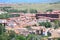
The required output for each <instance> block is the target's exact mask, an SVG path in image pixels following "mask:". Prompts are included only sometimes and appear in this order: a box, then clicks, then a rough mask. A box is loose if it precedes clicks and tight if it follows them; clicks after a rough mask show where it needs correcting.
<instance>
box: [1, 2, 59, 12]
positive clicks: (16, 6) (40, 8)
mask: <svg viewBox="0 0 60 40" xmlns="http://www.w3.org/2000/svg"><path fill="white" fill-rule="evenodd" d="M6 6H7V7H8V6H10V7H12V8H14V9H18V10H24V9H28V10H29V9H36V10H38V11H46V10H47V9H53V10H60V3H56V4H47V3H46V4H26V3H22V4H0V7H6Z"/></svg>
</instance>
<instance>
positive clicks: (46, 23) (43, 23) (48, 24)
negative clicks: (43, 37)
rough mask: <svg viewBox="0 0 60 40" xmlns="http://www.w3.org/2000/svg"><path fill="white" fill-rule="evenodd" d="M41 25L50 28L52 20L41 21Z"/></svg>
mask: <svg viewBox="0 0 60 40" xmlns="http://www.w3.org/2000/svg"><path fill="white" fill-rule="evenodd" d="M39 25H40V26H45V27H46V28H50V27H51V26H52V25H51V23H50V22H41V23H39Z"/></svg>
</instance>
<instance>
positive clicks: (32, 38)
mask: <svg viewBox="0 0 60 40" xmlns="http://www.w3.org/2000/svg"><path fill="white" fill-rule="evenodd" d="M26 38H27V39H26V40H40V39H41V36H40V35H34V34H29V35H28V36H27V37H26Z"/></svg>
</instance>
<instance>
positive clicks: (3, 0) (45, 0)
mask: <svg viewBox="0 0 60 40" xmlns="http://www.w3.org/2000/svg"><path fill="white" fill-rule="evenodd" d="M57 1H60V0H0V3H51V2H57Z"/></svg>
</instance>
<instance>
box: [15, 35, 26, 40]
mask: <svg viewBox="0 0 60 40" xmlns="http://www.w3.org/2000/svg"><path fill="white" fill-rule="evenodd" d="M16 40H26V37H25V36H23V35H18V36H16Z"/></svg>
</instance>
